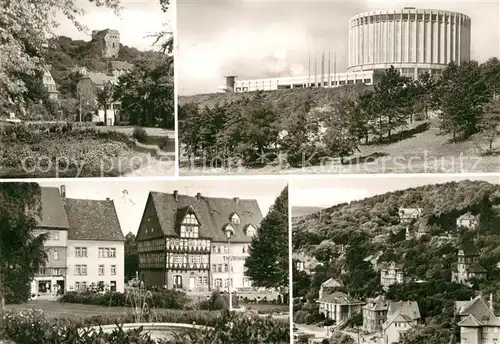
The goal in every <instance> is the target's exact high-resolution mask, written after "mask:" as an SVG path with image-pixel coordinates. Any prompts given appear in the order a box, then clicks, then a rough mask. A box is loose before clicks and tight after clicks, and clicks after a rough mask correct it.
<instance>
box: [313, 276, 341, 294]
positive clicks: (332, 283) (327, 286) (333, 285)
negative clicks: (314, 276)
mask: <svg viewBox="0 0 500 344" xmlns="http://www.w3.org/2000/svg"><path fill="white" fill-rule="evenodd" d="M343 286H344V285H343V284H342V282H341V281H339V280H336V279H334V278H333V277H332V278H329V279H327V280H326V281H325V282H323V283H321V286H320V288H319V298H320V299H321V298H323V296H325V295H327V294H331V293H333V292H335V291H336V290H337V289H338V288H342V287H343Z"/></svg>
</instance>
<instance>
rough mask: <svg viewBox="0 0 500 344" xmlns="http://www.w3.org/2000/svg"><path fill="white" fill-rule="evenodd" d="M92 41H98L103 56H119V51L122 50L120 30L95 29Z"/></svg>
mask: <svg viewBox="0 0 500 344" xmlns="http://www.w3.org/2000/svg"><path fill="white" fill-rule="evenodd" d="M92 41H95V42H97V43H98V46H99V50H100V53H101V54H102V57H106V58H117V57H118V52H119V51H120V32H119V31H118V30H112V29H106V30H100V31H99V30H93V31H92Z"/></svg>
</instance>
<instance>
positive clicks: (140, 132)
mask: <svg viewBox="0 0 500 344" xmlns="http://www.w3.org/2000/svg"><path fill="white" fill-rule="evenodd" d="M132 136H133V137H134V139H136V140H137V141H139V142H140V143H146V142H147V141H148V133H147V132H146V129H144V128H141V127H136V128H135V129H134V132H133V134H132Z"/></svg>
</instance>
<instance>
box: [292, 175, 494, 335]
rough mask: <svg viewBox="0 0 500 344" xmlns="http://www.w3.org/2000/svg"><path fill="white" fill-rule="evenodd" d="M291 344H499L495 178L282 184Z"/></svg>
mask: <svg viewBox="0 0 500 344" xmlns="http://www.w3.org/2000/svg"><path fill="white" fill-rule="evenodd" d="M290 204H291V209H292V210H291V212H292V214H291V217H292V256H293V258H292V280H293V284H292V293H293V337H294V343H322V344H327V343H330V344H341V343H342V344H356V343H364V344H395V343H397V344H417V343H420V344H434V343H440V344H441V343H461V344H464V343H467V344H481V343H496V342H498V341H499V340H500V331H499V330H498V327H499V326H500V306H499V305H500V289H499V287H498V285H499V282H500V251H499V247H500V232H499V226H500V176H498V175H480V174H475V175H467V174H464V175H456V174H455V175H453V174H449V175H437V174H434V175H432V174H427V175H399V176H394V175H392V176H389V175H378V176H376V177H375V176H373V177H372V176H370V177H366V176H360V175H358V176H356V177H350V176H342V177H337V178H327V177H321V178H314V179H311V178H309V179H296V180H294V181H293V182H292V183H291V184H290Z"/></svg>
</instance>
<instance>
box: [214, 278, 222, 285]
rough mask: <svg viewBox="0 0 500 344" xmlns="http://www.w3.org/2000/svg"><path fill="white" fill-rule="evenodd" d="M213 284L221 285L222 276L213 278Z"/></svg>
mask: <svg viewBox="0 0 500 344" xmlns="http://www.w3.org/2000/svg"><path fill="white" fill-rule="evenodd" d="M214 286H215V287H222V278H216V279H215V280H214Z"/></svg>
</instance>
